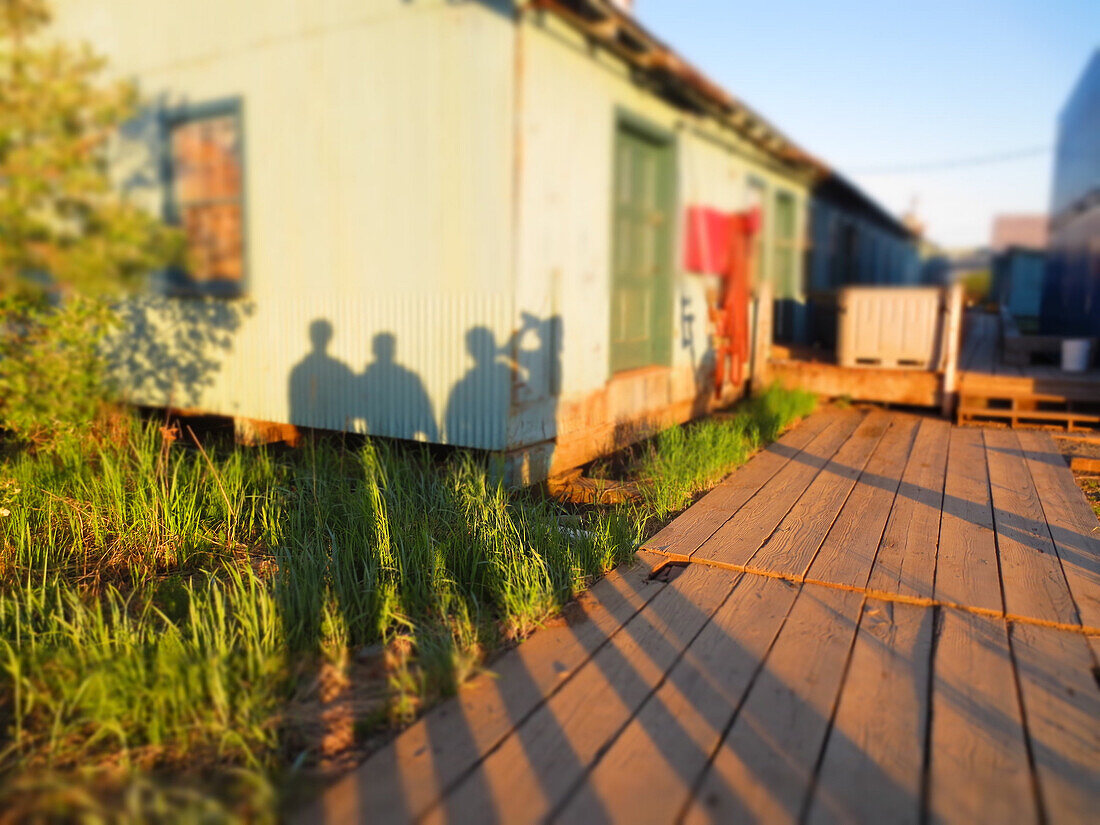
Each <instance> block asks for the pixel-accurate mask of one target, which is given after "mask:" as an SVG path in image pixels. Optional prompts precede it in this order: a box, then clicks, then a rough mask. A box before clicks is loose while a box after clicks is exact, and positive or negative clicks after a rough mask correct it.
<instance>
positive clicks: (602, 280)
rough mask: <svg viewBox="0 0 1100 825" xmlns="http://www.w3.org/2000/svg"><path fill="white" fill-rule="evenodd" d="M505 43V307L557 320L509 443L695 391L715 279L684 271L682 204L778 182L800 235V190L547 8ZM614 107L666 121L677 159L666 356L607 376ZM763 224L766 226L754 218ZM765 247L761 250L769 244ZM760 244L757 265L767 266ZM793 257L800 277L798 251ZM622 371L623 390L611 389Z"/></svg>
mask: <svg viewBox="0 0 1100 825" xmlns="http://www.w3.org/2000/svg"><path fill="white" fill-rule="evenodd" d="M517 49H518V51H517V72H518V76H519V77H520V79H521V80H520V83H521V86H520V91H519V97H518V100H519V103H518V107H519V108H518V111H519V119H518V123H519V135H518V137H517V146H519V147H520V148H519V150H518V154H517V156H518V158H519V171H518V182H517V191H518V201H517V203H518V207H517V209H518V221H519V234H518V237H517V243H518V247H517V268H516V273H517V274H516V295H517V303H516V311H517V316H522V314H523V313H528V314H530V315H532V316H534V317H547V316H552V317H555V318H556V319H558V332H559V334H560V341H561V344H560V350H558V349H556V348H554V347H551V348H550V357H549V358H545V359H542V360H541V363H540V366H539V367H538V369H536V370H533V371H532V372H531V373H530V374H529V375H527V376H525V377H521V382H520V385H519V387H518V392H517V396H516V401H517V406H516V414H515V417H514V420H513V427H512V432H511V438H510V443H511V445H512V446H513V447H519V446H522V445H525V444H531V443H533V442H535V441H537V440H539V439H545V438H551V437H554V436H558V437H559V438H561V439H565V438H567V437H568V436H569V435H570V434H571V433H576V432H579V431H581V430H585V429H592V428H593V427H595V426H596V425H597V424H603V425H608V424H610V425H614V424H616V423H618V424H620V425H624V426H625V425H627V424H629V423H630V422H637V421H638V420H643V419H645V418H646V417H647V416H649V415H653V416H657V415H658V413H659V411H660V410H662V409H667V408H670V407H671V406H674V405H678V404H679V405H682V404H684V403H685V402H686V403H691V402H692V401H693V400H694V399H696V397H697V396H699V395H700V394H701V393H702V394H705V393H706V392H707V391H708V390H707V387H706V386H705V382H706V381H707V380H709V378H710V376H711V375H712V370H713V353H712V349H711V343H710V340H709V335H708V316H707V303H706V290H707V287H708V285H716V280H715V279H713V278H712V277H711V276H706V275H702V274H698V273H690V272H686V271H684V269H683V240H682V234H683V222H684V211H685V209H686V207H687V206H688V205H700V206H711V207H715V208H718V209H722V210H736V209H744V208H747V207H748V206H751V205H752V195H751V193H750V191H749V187H748V181H749V179H750V177H753V178H756V179H758V180H759V181H761V182H763V184H764V185H765V187H766V193H767V198H768V200H769V202H770V200H771V198H772V197H773V195H774V192H776V191H777V190H783V191H789V192H790V193H791V194H792V196H793V197H794V198H795V203H796V211H797V214H798V215H799V216H800V225H799V228H798V238H799V239H801V238H802V237H803V232H804V227H803V226H802V224H801V221H802V218H801V216H802V215H804V213H805V211H806V209H805V204H806V198H807V186H806V183H805V182H804V181H799V180H797V179H795V178H793V177H791V175H790V174H789V173H786V172H783V171H782V170H780V169H778V168H777V167H775V166H774V165H773V164H772V162H771V161H769V159H768V158H767V157H766V156H764V155H762V154H761V153H760V152H758V151H757V150H755V149H753V148H752V147H750V146H749V145H748V144H746V143H745V142H744V141H743V140H741V139H739V138H738V137H737V136H736V135H735V134H733V133H732V132H731V131H725V130H723V129H721V128H719V127H718V126H717V125H715V124H714V123H713V122H707V121H706V120H705V119H703V118H701V117H697V116H694V115H691V114H688V113H686V112H684V111H683V110H681V109H678V108H675V107H673V106H672V105H670V104H669V103H667V102H664V101H663V100H661V99H660V98H658V97H656V96H655V95H653V94H652V93H649V92H647V91H645V90H644V89H642V88H641V87H640V86H639V85H638V84H636V83H635V82H633V81H632V80H631V77H630V71H629V69H628V68H627V67H626V66H625V64H624V63H623V62H621V61H620V60H619V59H618V58H616V57H614V56H612V55H609V54H607V53H606V52H602V51H594V50H591V49H590V48H589V47H588V45H587V43H586V42H585V40H584V39H583V38H582V37H581V36H579V35H578V34H577V33H576V32H574V31H573V30H572V29H570V28H569V27H567V26H566V25H565V24H564V23H562V22H560V21H559V20H558V19H557V18H554V17H552V16H550V15H546V16H542V17H538V16H534V17H530V18H527V19H526V20H525V22H524V24H523V25H522V29H521V39H520V42H519V45H518V47H517ZM624 115H625V116H628V117H630V118H633V119H636V120H640V121H641V122H643V123H646V124H650V125H651V126H652V127H653V128H655V129H657V130H660V131H662V132H667V133H670V134H671V135H672V136H673V141H674V144H675V154H676V166H677V197H676V209H675V214H676V223H677V226H676V232H675V236H676V238H675V242H674V250H675V251H674V261H673V264H674V270H673V290H672V296H673V297H672V301H671V303H670V305H669V306H668V307H667V308H666V311H667V312H668V313H669V314H670V315H671V330H672V335H671V337H672V350H671V358H670V361H669V363H668V364H666V365H664V366H665V369H664V370H663V372H662V371H658V372H656V373H654V375H655V376H656V377H652V376H651V377H650V378H647V379H646V380H645V381H642V380H641V379H640V378H639V379H637V380H635V377H631V376H621V375H620V376H616V375H613V374H612V372H611V367H610V303H609V302H610V294H611V274H610V269H611V259H612V233H611V204H612V182H613V174H614V169H613V167H614V164H613V162H612V150H613V145H614V136H615V129H616V124H617V120H618V118H619V117H620V116H624ZM770 211H771V210H770V209H768V210H766V212H765V215H766V216H767V215H770ZM764 231H765V233H770V232H771V231H772V227H771V226H770V223H769V222H767V221H766V225H765V227H764ZM800 242H801V241H799V243H800ZM764 246H765V249H770V243H765V244H764ZM769 256H770V253H768V254H767V255H766V257H765V260H764V262H763V272H764V277H770V270H769V266H770V260H769ZM796 259H797V261H798V262H797V266H798V267H799V269H798V273H797V278H798V280H799V281H801V274H802V273H801V265H802V264H801V255H797V256H796ZM799 297H801V296H799ZM517 323H521V321H520V320H517ZM533 339H534V336H531V337H530V340H532V341H533ZM630 382H632V383H630ZM628 383H630V385H631V386H633V387H635V388H636V389H630V390H627V391H622V392H619V391H617V388H618V387H620V386H627V384H628ZM555 389H556V390H557V391H558V393H557V394H556V395H555V393H554V390H555Z"/></svg>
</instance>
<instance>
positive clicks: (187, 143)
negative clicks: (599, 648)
mask: <svg viewBox="0 0 1100 825" xmlns="http://www.w3.org/2000/svg"><path fill="white" fill-rule="evenodd" d="M170 149H171V158H172V196H173V199H174V202H175V207H176V213H177V215H178V216H179V219H180V222H181V224H182V227H183V231H184V235H185V237H186V239H187V253H188V269H189V271H188V273H187V274H188V278H189V280H191V281H193V282H196V283H209V282H211V281H222V282H224V281H240V280H241V279H242V278H243V276H244V257H243V249H244V242H243V237H244V231H243V224H242V207H241V194H242V175H241V160H240V158H241V151H240V149H241V147H240V123H239V119H238V117H237V115H236V114H219V115H215V116H209V117H200V118H193V119H187V120H183V121H180V122H179V123H176V124H174V125H173V126H172V128H171V133H170Z"/></svg>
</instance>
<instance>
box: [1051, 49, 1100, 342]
mask: <svg viewBox="0 0 1100 825" xmlns="http://www.w3.org/2000/svg"><path fill="white" fill-rule="evenodd" d="M1041 327H1042V329H1043V331H1044V332H1047V333H1051V334H1059V335H1089V336H1100V50H1097V51H1096V52H1094V53H1093V56H1092V60H1091V61H1090V62H1089V64H1088V66H1087V67H1086V68H1085V71H1084V73H1083V74H1082V76H1081V78H1080V80H1079V81H1078V83H1077V85H1076V86H1075V87H1074V89H1073V92H1072V93H1071V94H1070V96H1069V99H1068V100H1067V102H1066V105H1065V107H1064V108H1063V110H1062V114H1061V117H1060V118H1059V123H1058V141H1057V147H1056V150H1055V160H1054V186H1053V193H1052V197H1051V227H1050V256H1049V264H1048V268H1047V276H1046V278H1045V280H1044V291H1043V306H1042V318H1041Z"/></svg>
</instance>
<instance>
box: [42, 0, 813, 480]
mask: <svg viewBox="0 0 1100 825" xmlns="http://www.w3.org/2000/svg"><path fill="white" fill-rule="evenodd" d="M57 33H58V34H59V35H60V36H62V37H67V38H73V37H77V38H81V39H89V40H91V41H92V42H93V44H94V45H95V46H96V48H97V49H98V50H100V51H102V52H104V53H106V54H107V55H108V57H109V58H110V60H111V64H112V66H113V67H114V69H115V71H117V72H119V73H120V74H121V75H122V76H125V77H130V78H134V79H136V80H137V82H138V84H139V86H140V90H141V92H142V93H143V95H144V96H145V98H146V99H147V100H149V101H150V102H151V105H150V107H148V110H147V111H146V113H145V116H144V117H143V118H141V119H139V121H137V122H136V123H135V124H133V125H132V126H131V127H130V128H128V129H127V135H126V139H125V140H124V141H122V142H121V143H120V151H119V153H118V162H117V168H118V170H119V180H120V183H122V184H123V185H124V186H126V187H127V188H128V189H129V191H130V192H131V194H133V195H134V196H135V197H141V198H144V199H146V200H147V201H148V203H149V207H150V208H151V209H154V210H155V209H159V208H161V206H162V204H161V200H162V196H163V194H164V193H163V184H162V183H161V182H160V181H159V180H158V176H157V175H156V174H155V171H154V170H155V167H156V166H157V164H158V163H159V162H160V160H161V158H160V155H162V154H163V151H164V145H163V144H164V139H163V138H164V136H163V134H161V132H160V128H161V127H160V125H159V124H160V123H161V117H160V115H161V114H162V113H163V112H170V111H173V110H176V109H178V108H179V107H181V106H185V105H187V106H190V105H201V104H203V103H206V102H209V101H218V100H225V99H233V100H236V101H239V103H240V106H241V110H242V113H243V115H242V116H243V121H244V156H245V163H244V175H245V190H246V215H247V220H246V223H247V226H246V235H247V271H248V278H247V289H246V295H245V297H244V298H242V299H240V300H235V301H224V300H214V299H205V300H178V299H170V300H169V299H159V300H158V299H155V298H154V299H150V300H148V301H146V302H144V303H142V304H135V305H134V307H133V311H134V313H135V317H134V324H133V328H134V329H136V330H137V332H136V334H134V335H133V336H132V337H131V338H130V341H131V342H132V343H133V347H132V349H133V351H132V352H130V353H128V354H127V357H126V359H125V360H126V364H125V366H126V367H128V368H129V372H130V383H131V385H132V386H134V387H135V390H134V393H133V397H134V400H136V401H139V402H143V403H148V404H154V405H163V404H171V405H174V406H182V407H192V408H200V409H203V410H206V411H210V412H216V413H222V414H226V415H234V416H240V417H247V418H255V419H260V420H268V421H276V422H290V423H295V424H299V425H307V426H317V427H325V428H335V429H349V430H354V431H369V432H372V433H375V434H381V435H388V436H396V437H406V438H421V439H426V440H431V441H440V442H443V443H456V444H462V445H466V446H475V447H482V448H488V449H510V450H517V449H524V448H527V447H529V446H531V445H538V444H543V445H545V444H547V442H548V441H549V440H550V439H555V438H558V439H559V440H561V439H562V438H564V437H567V436H576V437H580V436H582V435H584V434H585V433H590V432H596V431H599V432H605V431H611V430H614V431H615V433H618V432H619V430H620V429H623V430H624V431H625V430H629V429H630V428H631V427H633V426H634V425H637V424H639V423H640V422H644V421H648V420H657V419H661V420H666V419H667V416H668V414H669V412H670V411H672V410H675V411H676V412H675V413H674V415H675V416H676V417H680V418H682V417H686V416H687V415H689V414H692V413H693V412H694V411H696V409H697V407H696V404H697V402H699V401H700V398H701V396H708V395H709V392H710V385H709V379H710V376H711V374H712V370H713V354H712V352H711V343H710V340H709V334H708V317H707V303H706V291H707V288H708V286H711V287H713V286H715V285H716V284H715V281H714V279H713V277H712V276H705V275H702V274H699V273H688V272H684V271H683V268H682V257H683V252H682V239H681V234H682V225H681V224H682V222H683V219H684V209H685V207H686V206H687V205H701V206H711V207H717V208H720V209H729V210H732V209H743V208H746V207H749V206H751V205H753V204H754V202H755V199H756V198H757V197H761V198H762V200H763V204H764V206H765V210H764V215H765V222H764V227H763V232H764V238H763V241H762V244H761V248H762V250H763V253H764V254H763V258H762V260H761V261H760V277H762V278H767V279H770V280H775V276H774V272H773V269H774V261H773V258H774V243H773V241H774V237H773V235H774V232H775V227H774V221H772V220H771V217H772V211H773V205H774V198H775V195H776V193H778V192H786V193H789V194H790V195H791V197H792V198H793V200H794V206H795V214H796V215H797V216H798V223H797V227H796V240H795V244H796V248H797V250H801V249H802V248H803V246H804V234H805V216H806V213H807V198H808V188H807V187H808V180H806V179H804V178H803V179H799V178H797V177H794V176H792V174H791V173H790V172H789V171H787V170H785V169H784V168H782V167H780V166H779V165H778V164H777V163H776V162H775V161H774V160H772V159H771V158H770V156H768V155H766V154H764V153H763V152H761V151H760V150H758V149H756V148H754V147H753V146H751V145H750V144H748V143H747V142H746V141H745V140H744V139H742V138H741V137H739V136H738V135H737V134H736V133H734V132H733V131H732V130H731V129H728V128H727V127H724V126H719V125H717V124H716V123H715V122H713V121H711V120H708V119H705V118H703V117H701V116H696V115H692V114H689V113H687V112H685V111H684V110H683V109H680V108H677V107H674V106H673V105H671V104H669V103H667V102H665V101H663V100H662V99H660V98H658V97H657V96H655V95H654V94H653V93H651V92H648V91H646V90H644V89H643V88H642V87H641V86H639V85H638V84H637V83H636V82H634V80H632V78H631V73H630V71H629V70H628V68H627V67H626V66H625V65H624V64H623V63H622V62H621V61H620V60H619V59H618V58H616V57H613V56H611V55H609V54H608V53H606V52H603V51H597V50H593V49H591V48H590V47H589V46H588V44H587V43H586V42H585V41H584V39H583V38H581V37H580V36H578V35H577V34H576V33H575V32H574V31H573V30H572V29H570V28H569V27H568V26H567V25H566V24H564V23H563V22H562V21H560V20H559V19H558V18H556V17H553V16H552V15H527V16H525V17H524V18H523V22H522V24H520V25H519V26H518V27H517V25H516V19H515V17H514V15H513V13H512V11H511V7H510V4H509V3H507V2H503V1H502V2H499V3H492V2H466V3H452V2H445V0H438V1H437V2H432V1H431V0H426V1H425V2H417V3H415V4H410V3H407V2H403V1H402V0H281V2H279V3H277V4H276V3H273V4H268V5H266V6H265V8H264V13H263V14H262V15H260V14H257V13H256V7H255V4H254V3H252V2H250V0H217V2H215V0H193V1H192V2H189V3H185V4H183V3H169V2H168V1H167V0H114V2H112V3H110V4H101V5H93V4H88V3H84V2H80V0H61V2H59V4H58V26H57ZM623 113H626V114H629V116H631V117H633V118H637V119H639V120H640V121H642V122H645V123H648V124H652V125H653V126H654V127H656V128H658V129H661V130H664V131H666V132H668V133H670V134H671V135H673V139H674V144H675V156H676V170H677V171H676V180H677V196H676V205H675V218H674V219H675V221H676V227H675V232H674V235H675V243H674V261H673V297H672V300H671V302H670V303H669V305H668V306H667V307H666V308H665V311H667V312H668V313H669V316H670V318H671V323H670V326H671V329H672V335H671V338H672V346H671V353H670V357H669V360H668V363H667V364H663V365H659V366H657V367H655V368H654V369H653V370H642V371H640V372H641V373H642V374H636V375H632V376H623V375H617V376H613V375H612V374H611V371H610V363H609V359H610V351H609V339H610V305H609V299H610V291H611V276H610V267H611V254H612V250H611V204H612V199H611V184H612V175H613V166H614V164H613V162H612V150H613V140H614V134H615V127H616V121H617V118H618V117H619V116H620V115H621V114H623ZM750 181H752V182H754V184H755V185H756V187H757V189H756V190H754V189H753V188H752V187H751V186H750ZM755 191H760V192H762V195H759V196H758V195H756V194H754V192H755ZM794 258H795V271H794V273H793V278H792V279H791V280H792V283H789V284H777V285H776V286H777V290H776V291H777V293H778V294H779V296H780V297H781V298H786V299H788V300H790V301H793V302H794V303H796V304H800V303H801V302H802V301H803V300H804V291H803V284H804V272H803V270H802V266H803V255H802V254H800V252H797V253H796V254H795V255H794ZM315 322H319V323H320V332H321V335H320V337H321V339H324V338H326V337H327V336H328V335H331V341H330V343H328V345H327V349H324V348H323V347H322V346H320V345H318V344H317V343H311V337H316V336H314V333H316V332H317V331H318V327H317V323H315ZM326 330H327V331H326ZM380 337H382V338H387V339H388V340H389V342H390V343H389V347H390V348H392V350H393V363H389V362H387V361H385V360H384V359H383V358H382V356H381V355H380V354H379V352H378V347H377V344H376V342H377V341H378V339H379V338H380ZM322 350H323V351H322ZM303 394H305V395H308V396H309V398H308V399H307V400H308V403H298V402H297V401H296V398H297V397H298V396H301V395H303ZM706 400H708V399H706V398H704V399H703V401H704V402H705V401H706ZM704 406H705V403H704ZM615 437H616V438H618V435H616V436H615ZM593 443H595V442H593ZM600 443H603V444H604V445H605V446H606V445H607V444H609V443H610V442H608V441H606V440H604V441H603V442H600ZM546 449H550V450H551V451H552V450H553V449H554V448H553V447H550V448H546ZM564 454H565V455H568V456H573V457H574V458H575V457H576V456H577V455H579V453H576V452H574V453H569V452H568V450H566V451H565V453H564ZM544 458H545V456H544ZM558 460H559V461H565V460H566V459H565V458H561V456H560V455H559V456H558ZM538 472H540V471H539V470H535V474H536V475H537V474H538Z"/></svg>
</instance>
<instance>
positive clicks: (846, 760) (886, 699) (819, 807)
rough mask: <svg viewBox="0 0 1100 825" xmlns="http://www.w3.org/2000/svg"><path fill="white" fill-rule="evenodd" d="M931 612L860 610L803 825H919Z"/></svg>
mask: <svg viewBox="0 0 1100 825" xmlns="http://www.w3.org/2000/svg"><path fill="white" fill-rule="evenodd" d="M933 614H934V611H933V610H932V609H931V608H927V607H918V606H915V605H908V604H892V603H888V602H876V601H875V600H870V599H869V600H868V601H867V603H866V604H865V605H864V608H863V616H862V618H861V620H860V624H859V633H858V634H857V636H856V641H855V647H854V648H853V649H852V656H851V662H850V663H849V665H848V673H847V676H846V677H845V680H844V687H843V692H842V693H841V696H840V702H839V704H838V706H837V709H836V717H835V719H834V721H833V726H832V730H831V731H830V733H829V739H828V742H827V743H826V746H825V751H824V754H823V756H822V760H821V768H820V770H819V772H818V777H817V784H816V786H815V788H814V792H813V797H812V800H811V803H810V807H809V811H808V816H807V821H808V822H811V823H825V822H886V821H889V822H896V823H916V822H919V821H920V817H921V790H922V782H923V767H924V753H925V744H926V743H925V737H926V726H927V718H928V717H927V715H928V672H929V668H930V667H931V654H932V632H933Z"/></svg>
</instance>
